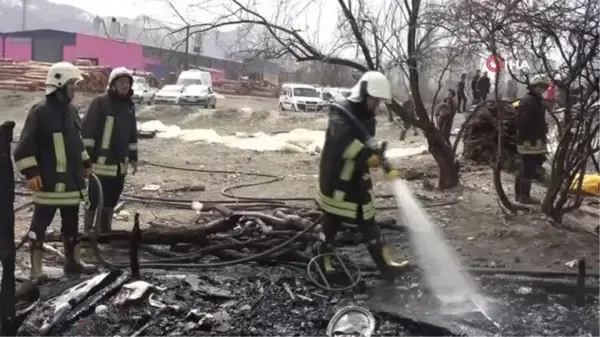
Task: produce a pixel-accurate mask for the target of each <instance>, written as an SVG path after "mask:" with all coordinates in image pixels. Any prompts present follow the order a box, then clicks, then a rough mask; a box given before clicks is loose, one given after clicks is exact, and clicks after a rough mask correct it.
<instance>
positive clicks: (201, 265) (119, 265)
mask: <svg viewBox="0 0 600 337" xmlns="http://www.w3.org/2000/svg"><path fill="white" fill-rule="evenodd" d="M90 180H93V182H94V183H95V184H97V185H98V196H97V197H98V204H99V205H102V203H103V195H102V185H101V183H100V179H98V177H97V176H96V175H95V174H91V176H90ZM98 210H100V207H98V208H97V211H96V217H95V220H94V231H93V232H92V235H91V245H92V250H93V251H94V255H95V256H96V259H98V262H100V263H101V264H102V265H103V266H105V267H107V268H127V267H129V266H130V265H129V264H128V263H115V262H112V261H109V260H107V259H105V258H104V257H102V254H101V252H100V248H99V247H98V236H99V234H100V224H101V221H102V219H101V217H100V212H99V211H98ZM231 216H236V214H235V213H234V214H233V215H230V217H231ZM322 218H323V216H322V215H321V216H319V217H318V218H317V219H316V220H315V221H313V223H311V224H310V225H309V226H307V227H306V228H305V229H304V230H302V231H301V232H299V233H298V234H296V235H295V236H293V237H291V238H290V239H288V240H286V241H284V242H282V243H280V244H278V245H277V246H275V247H273V248H271V249H269V250H266V251H264V252H261V253H259V254H255V255H251V256H248V257H244V258H241V259H237V260H232V261H224V262H215V263H167V261H169V260H170V259H162V260H161V261H162V262H158V263H156V262H144V263H140V266H143V267H145V268H186V269H204V268H219V267H226V266H232V265H236V264H241V263H246V262H252V261H256V260H258V259H261V258H264V257H267V256H269V255H270V254H272V253H274V252H276V251H278V250H280V249H283V248H285V247H286V246H288V245H290V244H292V243H293V242H294V241H296V240H297V239H298V238H300V237H301V236H303V235H305V234H306V233H308V232H309V231H311V230H312V229H314V228H315V227H316V226H317V225H318V224H319V223H320V222H321V219H322ZM173 259H179V257H176V258H173Z"/></svg>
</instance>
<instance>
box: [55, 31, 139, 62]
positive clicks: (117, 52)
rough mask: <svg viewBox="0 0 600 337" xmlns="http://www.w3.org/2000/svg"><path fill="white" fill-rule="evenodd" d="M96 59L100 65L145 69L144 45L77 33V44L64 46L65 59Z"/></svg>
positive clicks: (72, 60)
mask: <svg viewBox="0 0 600 337" xmlns="http://www.w3.org/2000/svg"><path fill="white" fill-rule="evenodd" d="M78 58H87V59H96V60H97V61H98V64H99V65H106V66H111V67H127V68H131V69H145V63H144V56H143V55H142V46H140V45H136V44H133V43H127V42H122V41H118V40H112V39H105V38H101V37H96V36H91V35H87V34H77V37H76V42H75V45H73V46H63V59H64V60H65V61H68V62H74V61H76V60H77V59H78Z"/></svg>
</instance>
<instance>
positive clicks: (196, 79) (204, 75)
mask: <svg viewBox="0 0 600 337" xmlns="http://www.w3.org/2000/svg"><path fill="white" fill-rule="evenodd" d="M176 84H177V85H182V86H186V85H190V84H201V85H207V86H208V87H209V88H212V76H211V75H210V73H209V72H208V71H202V70H197V69H191V70H184V71H182V72H181V74H179V77H178V78H177V83H176Z"/></svg>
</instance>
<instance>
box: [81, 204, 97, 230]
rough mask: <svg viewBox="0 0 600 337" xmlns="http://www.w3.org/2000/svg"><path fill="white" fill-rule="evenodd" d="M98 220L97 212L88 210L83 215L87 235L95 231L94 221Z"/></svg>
mask: <svg viewBox="0 0 600 337" xmlns="http://www.w3.org/2000/svg"><path fill="white" fill-rule="evenodd" d="M95 219H96V210H91V209H89V210H86V211H85V214H84V215H83V229H84V230H85V231H86V232H87V233H91V232H93V231H94V220H95Z"/></svg>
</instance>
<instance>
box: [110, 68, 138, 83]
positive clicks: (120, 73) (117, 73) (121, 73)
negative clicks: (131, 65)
mask: <svg viewBox="0 0 600 337" xmlns="http://www.w3.org/2000/svg"><path fill="white" fill-rule="evenodd" d="M119 77H128V78H129V80H130V81H131V84H133V75H132V74H131V70H129V69H127V68H125V67H118V68H115V69H113V70H112V71H111V72H110V75H109V76H108V86H109V87H110V85H111V84H112V83H113V81H114V80H116V79H117V78H119Z"/></svg>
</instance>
